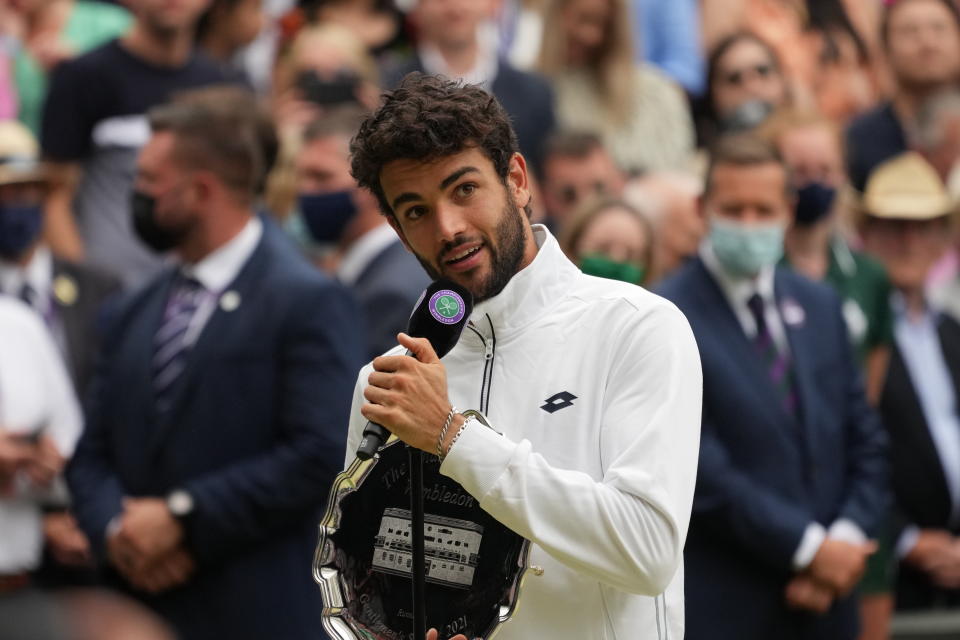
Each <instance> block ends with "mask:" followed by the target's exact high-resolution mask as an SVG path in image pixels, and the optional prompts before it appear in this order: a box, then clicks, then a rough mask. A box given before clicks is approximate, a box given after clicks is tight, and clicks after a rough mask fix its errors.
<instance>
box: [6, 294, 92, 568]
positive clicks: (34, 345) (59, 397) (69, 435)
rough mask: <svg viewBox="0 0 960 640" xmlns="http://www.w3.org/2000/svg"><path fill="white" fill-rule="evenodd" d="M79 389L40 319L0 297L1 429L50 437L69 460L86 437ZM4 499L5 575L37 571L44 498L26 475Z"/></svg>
mask: <svg viewBox="0 0 960 640" xmlns="http://www.w3.org/2000/svg"><path fill="white" fill-rule="evenodd" d="M81 420H82V419H81V414H80V408H79V405H78V403H77V399H76V397H75V396H74V392H73V386H72V384H71V383H70V378H69V376H68V375H67V372H66V370H65V368H64V366H63V362H62V360H61V359H60V356H59V354H58V353H57V349H56V346H55V345H54V344H53V341H52V339H51V338H50V334H49V332H48V331H47V329H46V327H44V325H43V323H42V322H41V320H40V318H39V317H38V316H37V315H36V314H35V313H33V312H32V311H31V310H30V309H29V308H28V307H27V306H26V305H24V304H23V303H21V302H20V301H19V300H16V299H14V298H9V297H4V296H0V430H2V431H5V432H7V433H16V434H24V435H30V434H36V433H38V432H40V433H42V434H43V435H46V436H49V437H50V438H51V439H52V440H53V442H54V444H55V445H56V446H57V449H58V450H59V451H60V454H61V455H62V456H63V457H64V458H69V457H70V455H71V454H72V453H73V448H74V446H75V445H76V442H77V438H79V437H80V430H81V424H82V422H81ZM15 487H16V488H15V492H14V493H13V495H9V496H3V497H2V498H0V540H2V543H0V574H7V575H9V574H16V573H21V572H23V571H28V570H30V569H34V568H36V567H37V566H38V565H39V563H40V557H41V550H42V548H43V546H42V544H43V530H42V514H41V511H40V507H39V505H38V502H37V500H38V498H39V497H40V496H41V495H42V494H43V492H42V491H40V490H39V489H38V488H36V487H34V486H32V485H31V483H30V481H29V479H28V478H27V477H26V476H25V475H20V476H18V477H17V478H16V483H15Z"/></svg>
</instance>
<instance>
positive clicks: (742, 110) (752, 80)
mask: <svg viewBox="0 0 960 640" xmlns="http://www.w3.org/2000/svg"><path fill="white" fill-rule="evenodd" d="M789 101H790V94H789V91H788V88H787V81H786V79H785V78H784V76H783V72H782V70H781V66H780V61H779V59H778V58H777V54H776V52H775V51H774V50H773V48H772V47H771V46H770V45H769V44H767V43H766V42H765V41H764V40H763V39H762V38H760V37H758V36H756V35H755V34H753V33H749V32H746V31H743V32H739V33H735V34H733V35H730V36H727V37H726V38H724V39H723V40H721V41H720V42H718V43H717V45H716V46H715V47H714V48H713V50H712V51H711V52H710V57H709V59H708V62H707V93H706V96H705V100H704V104H703V105H701V117H700V121H699V123H698V124H699V135H700V143H701V144H702V145H703V146H709V145H710V144H711V142H712V141H713V139H714V138H715V137H716V136H717V135H718V134H720V133H730V132H736V131H744V130H748V129H753V128H754V127H756V126H757V125H759V124H761V123H762V122H763V121H764V120H765V119H766V118H767V116H768V115H770V114H771V113H772V112H773V111H774V110H776V109H778V108H779V107H782V106H784V105H785V104H787V103H788V102H789Z"/></svg>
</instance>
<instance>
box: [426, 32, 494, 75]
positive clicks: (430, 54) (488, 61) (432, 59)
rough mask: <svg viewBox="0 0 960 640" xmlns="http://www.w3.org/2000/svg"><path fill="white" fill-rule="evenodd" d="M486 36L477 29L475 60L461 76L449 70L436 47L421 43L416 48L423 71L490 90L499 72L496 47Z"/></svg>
mask: <svg viewBox="0 0 960 640" xmlns="http://www.w3.org/2000/svg"><path fill="white" fill-rule="evenodd" d="M485 36H486V31H484V29H483V28H482V27H481V28H478V29H477V59H476V62H474V65H473V68H472V69H470V70H469V71H467V72H466V73H463V74H457V73H454V72H453V71H451V70H450V67H448V66H447V61H446V59H445V58H444V57H443V54H442V53H440V50H439V49H437V48H436V47H434V46H432V45H430V44H427V43H422V44H421V45H420V46H419V47H418V48H417V53H418V55H419V56H420V62H421V63H422V64H423V70H424V71H426V72H427V73H428V74H430V75H441V76H446V77H448V78H451V79H453V80H462V81H463V82H464V83H465V84H477V85H481V86H482V87H483V88H484V89H486V90H488V91H489V90H490V89H491V87H492V85H493V81H494V79H495V78H496V77H497V72H498V71H499V70H500V62H499V60H498V59H497V46H496V43H495V42H491V41H490V38H489V37H485Z"/></svg>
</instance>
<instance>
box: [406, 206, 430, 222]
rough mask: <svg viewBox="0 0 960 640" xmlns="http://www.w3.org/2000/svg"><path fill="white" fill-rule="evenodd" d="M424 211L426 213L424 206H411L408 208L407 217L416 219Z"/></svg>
mask: <svg viewBox="0 0 960 640" xmlns="http://www.w3.org/2000/svg"><path fill="white" fill-rule="evenodd" d="M424 213H426V210H425V209H424V208H423V207H410V208H409V209H407V213H406V218H407V220H416V219H417V218H419V217H421V216H422V215H423V214H424Z"/></svg>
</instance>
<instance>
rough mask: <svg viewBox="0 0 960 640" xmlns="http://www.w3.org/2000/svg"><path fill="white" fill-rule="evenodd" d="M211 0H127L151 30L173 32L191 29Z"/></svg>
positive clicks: (162, 33) (165, 32)
mask: <svg viewBox="0 0 960 640" xmlns="http://www.w3.org/2000/svg"><path fill="white" fill-rule="evenodd" d="M211 2H212V0H129V1H128V5H129V6H130V8H131V10H132V11H133V13H134V14H135V15H136V16H137V18H138V19H139V20H140V21H141V22H143V23H144V24H145V25H146V26H147V27H148V28H149V29H150V30H151V31H153V32H155V33H157V34H161V35H167V34H174V33H178V32H181V31H183V30H185V29H192V28H194V27H195V26H196V24H197V21H198V20H199V19H200V16H201V15H202V14H203V12H204V11H206V10H207V8H208V7H209V6H210V4H211Z"/></svg>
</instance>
